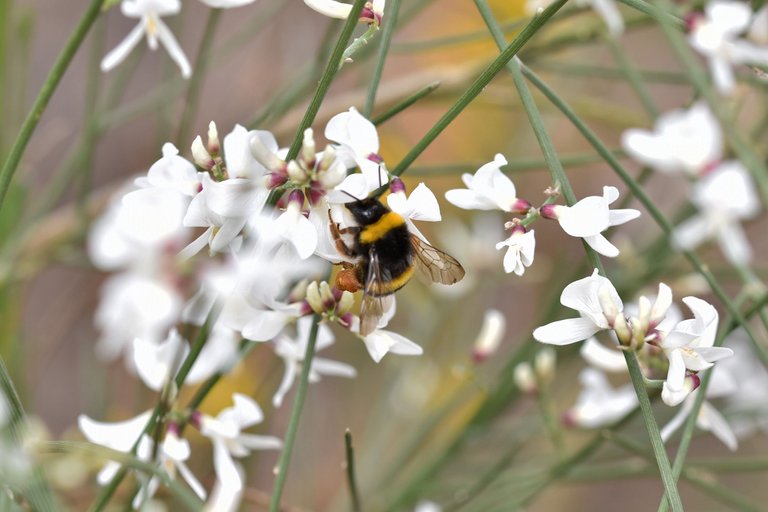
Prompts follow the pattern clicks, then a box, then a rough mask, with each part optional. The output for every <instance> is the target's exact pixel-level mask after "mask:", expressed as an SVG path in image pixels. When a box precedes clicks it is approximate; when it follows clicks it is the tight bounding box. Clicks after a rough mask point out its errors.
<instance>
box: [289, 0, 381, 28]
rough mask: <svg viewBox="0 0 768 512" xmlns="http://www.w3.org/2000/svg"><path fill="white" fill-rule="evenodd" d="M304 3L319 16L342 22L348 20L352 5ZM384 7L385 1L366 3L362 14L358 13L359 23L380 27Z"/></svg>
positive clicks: (322, 0)
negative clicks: (337, 19) (373, 24)
mask: <svg viewBox="0 0 768 512" xmlns="http://www.w3.org/2000/svg"><path fill="white" fill-rule="evenodd" d="M304 3H305V4H307V6H308V7H310V8H311V9H313V10H315V11H317V12H319V13H320V14H324V15H325V16H328V17H331V18H339V19H342V20H345V19H347V18H349V13H350V12H351V11H352V4H345V3H343V2H336V1H335V0H304ZM384 5H385V0H372V1H370V2H366V3H365V6H364V7H363V12H361V13H360V21H363V22H365V23H369V24H370V23H375V24H376V25H377V26H379V25H381V21H382V18H383V17H384Z"/></svg>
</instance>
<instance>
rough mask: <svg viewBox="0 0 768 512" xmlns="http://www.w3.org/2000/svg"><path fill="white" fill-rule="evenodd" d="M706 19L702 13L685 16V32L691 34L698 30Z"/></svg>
mask: <svg viewBox="0 0 768 512" xmlns="http://www.w3.org/2000/svg"><path fill="white" fill-rule="evenodd" d="M703 19H705V16H704V15H703V14H702V13H700V12H692V13H689V14H687V15H686V16H685V18H684V20H685V30H687V31H688V32H691V31H692V30H694V29H695V28H696V25H698V24H699V22H700V21H702V20H703Z"/></svg>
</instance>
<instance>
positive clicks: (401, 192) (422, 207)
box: [387, 177, 442, 242]
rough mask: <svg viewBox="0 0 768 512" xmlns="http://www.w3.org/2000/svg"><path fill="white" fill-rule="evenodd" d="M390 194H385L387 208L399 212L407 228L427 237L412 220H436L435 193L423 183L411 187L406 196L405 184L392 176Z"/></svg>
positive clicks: (437, 209)
mask: <svg viewBox="0 0 768 512" xmlns="http://www.w3.org/2000/svg"><path fill="white" fill-rule="evenodd" d="M389 189H390V191H391V194H389V195H388V196H387V205H389V208H390V209H391V210H392V211H393V212H395V213H397V214H399V215H400V216H401V217H403V219H405V223H406V224H407V225H408V230H409V231H410V232H412V233H414V234H415V235H416V236H418V237H419V238H421V239H422V240H424V241H425V242H426V241H427V239H426V238H425V237H424V235H423V234H422V233H421V231H419V229H418V228H417V227H416V225H415V224H414V223H413V221H414V220H420V221H427V222H438V221H440V219H441V218H442V217H441V216H440V205H439V204H438V203H437V198H436V197H435V194H434V193H433V192H432V191H431V190H430V189H429V187H427V186H426V185H425V184H424V183H419V185H418V186H417V187H416V188H415V189H413V192H411V195H410V196H407V197H406V194H405V185H404V184H403V182H402V180H401V179H400V178H397V177H396V178H393V179H392V181H391V182H390V184H389Z"/></svg>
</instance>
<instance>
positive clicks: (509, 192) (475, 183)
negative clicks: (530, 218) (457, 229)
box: [445, 154, 531, 213]
mask: <svg viewBox="0 0 768 512" xmlns="http://www.w3.org/2000/svg"><path fill="white" fill-rule="evenodd" d="M503 165H507V159H506V158H504V156H503V155H501V154H496V156H495V157H494V159H493V161H492V162H489V163H487V164H485V165H483V166H482V167H480V168H479V169H478V170H477V171H476V172H475V174H469V173H464V174H462V175H461V180H462V181H463V182H464V185H466V187H467V188H466V189H463V188H461V189H453V190H449V191H448V192H446V193H445V198H446V199H447V200H448V202H450V203H452V204H454V205H456V206H458V207H459V208H464V209H465V210H502V211H505V212H511V213H526V212H527V211H528V210H529V209H530V207H531V203H529V202H528V201H526V200H524V199H518V197H517V189H516V188H515V185H514V183H512V180H510V179H509V178H508V177H507V176H506V175H505V174H504V173H503V172H501V169H500V167H501V166H503Z"/></svg>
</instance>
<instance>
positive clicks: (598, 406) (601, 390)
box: [565, 368, 638, 428]
mask: <svg viewBox="0 0 768 512" xmlns="http://www.w3.org/2000/svg"><path fill="white" fill-rule="evenodd" d="M579 381H580V382H581V385H582V386H583V389H582V390H581V393H580V394H579V398H578V399H577V400H576V403H575V404H574V405H573V407H571V408H570V409H569V410H568V411H567V412H566V413H565V418H566V421H567V422H568V423H570V424H573V425H577V426H579V427H584V428H598V427H602V426H605V425H610V424H611V423H614V422H615V421H618V420H620V419H621V418H623V417H624V416H626V415H627V414H628V413H629V412H630V411H632V410H633V409H634V408H635V407H637V405H638V401H637V395H636V394H635V390H634V388H633V387H632V384H625V385H624V386H622V387H620V388H618V389H615V388H613V387H612V386H611V384H610V383H609V382H608V379H606V378H605V374H603V373H602V372H600V371H598V370H596V369H594V368H585V369H584V370H582V371H581V373H580V374H579Z"/></svg>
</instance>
